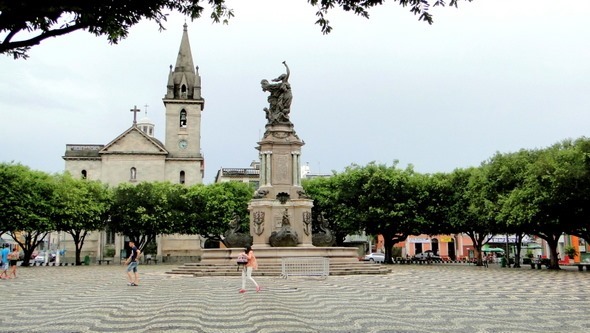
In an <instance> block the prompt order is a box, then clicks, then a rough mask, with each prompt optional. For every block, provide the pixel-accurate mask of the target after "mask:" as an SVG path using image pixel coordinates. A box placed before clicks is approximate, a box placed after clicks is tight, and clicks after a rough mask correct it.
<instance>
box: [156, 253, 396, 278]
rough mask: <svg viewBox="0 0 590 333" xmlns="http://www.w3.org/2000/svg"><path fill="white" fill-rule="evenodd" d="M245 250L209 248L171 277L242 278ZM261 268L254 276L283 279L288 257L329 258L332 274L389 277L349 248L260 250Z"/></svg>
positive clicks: (383, 269)
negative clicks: (283, 263)
mask: <svg viewBox="0 0 590 333" xmlns="http://www.w3.org/2000/svg"><path fill="white" fill-rule="evenodd" d="M243 251H244V249H242V248H231V249H206V250H203V255H202V260H201V262H198V263H186V264H184V265H183V266H180V267H178V268H175V269H172V270H171V271H169V272H167V273H168V274H185V275H193V276H241V271H240V270H239V269H238V266H237V264H236V258H237V257H238V254H240V253H242V252H243ZM254 253H255V255H256V259H257V261H258V269H257V270H254V271H253V273H252V275H253V276H281V273H282V266H281V261H282V258H285V257H298V258H301V257H324V258H329V259H330V275H356V274H387V273H390V272H391V268H390V267H388V265H380V264H374V263H370V262H364V261H359V260H358V256H357V255H358V254H357V249H356V248H347V247H288V248H275V247H261V248H254Z"/></svg>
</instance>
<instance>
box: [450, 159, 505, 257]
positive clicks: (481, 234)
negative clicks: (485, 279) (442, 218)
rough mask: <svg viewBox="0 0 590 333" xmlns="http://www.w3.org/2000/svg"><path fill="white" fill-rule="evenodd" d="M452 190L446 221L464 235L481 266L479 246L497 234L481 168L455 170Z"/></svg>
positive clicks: (494, 207) (452, 178) (493, 210)
mask: <svg viewBox="0 0 590 333" xmlns="http://www.w3.org/2000/svg"><path fill="white" fill-rule="evenodd" d="M450 181H451V186H452V190H453V195H452V201H453V203H452V205H451V206H450V207H449V210H448V214H449V215H448V220H449V223H450V224H451V225H452V227H453V228H454V229H455V230H456V232H462V233H465V234H466V235H467V236H469V238H471V241H472V243H473V246H474V247H475V250H476V252H477V265H478V266H481V265H483V260H482V259H483V258H482V250H481V249H482V247H483V246H484V245H485V244H487V243H488V242H489V241H490V239H491V237H492V236H493V235H494V233H496V232H497V228H496V224H495V214H496V204H495V203H494V202H493V201H491V200H489V198H488V197H486V191H487V186H488V183H487V180H486V178H485V174H484V170H483V169H482V168H481V167H480V168H468V169H456V170H454V171H453V172H452V173H451V175H450Z"/></svg>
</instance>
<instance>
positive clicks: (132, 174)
mask: <svg viewBox="0 0 590 333" xmlns="http://www.w3.org/2000/svg"><path fill="white" fill-rule="evenodd" d="M129 171H130V175H129V178H130V180H131V181H134V180H136V179H137V169H135V167H132V168H131V169H130V170H129Z"/></svg>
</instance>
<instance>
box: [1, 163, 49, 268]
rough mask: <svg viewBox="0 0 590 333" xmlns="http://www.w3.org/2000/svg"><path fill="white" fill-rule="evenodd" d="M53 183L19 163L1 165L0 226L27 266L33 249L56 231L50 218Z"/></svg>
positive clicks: (40, 173)
mask: <svg viewBox="0 0 590 333" xmlns="http://www.w3.org/2000/svg"><path fill="white" fill-rule="evenodd" d="M54 191H55V183H54V181H53V179H52V178H51V177H50V176H49V175H48V174H46V173H44V172H41V171H33V170H30V169H29V168H28V167H25V166H23V165H20V164H5V163H2V164H0V221H2V226H1V227H0V229H2V230H7V231H9V233H10V235H11V236H12V238H13V239H14V241H15V242H17V243H18V245H19V246H20V247H21V248H22V250H23V252H24V258H23V264H22V265H23V266H28V265H29V261H30V259H31V255H32V253H33V251H34V250H35V248H36V247H37V246H39V244H40V243H41V242H42V241H43V239H44V238H45V236H46V235H47V234H48V233H49V232H50V231H53V230H55V224H54V223H53V221H52V220H51V216H52V214H53V213H54V207H53V206H52V205H51V201H50V199H49V198H51V197H52V196H53V193H54Z"/></svg>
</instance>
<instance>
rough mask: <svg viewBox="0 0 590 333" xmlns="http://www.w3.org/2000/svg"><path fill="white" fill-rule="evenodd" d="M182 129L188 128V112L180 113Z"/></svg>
mask: <svg viewBox="0 0 590 333" xmlns="http://www.w3.org/2000/svg"><path fill="white" fill-rule="evenodd" d="M180 127H186V111H185V110H182V111H180Z"/></svg>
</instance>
